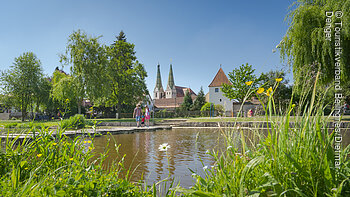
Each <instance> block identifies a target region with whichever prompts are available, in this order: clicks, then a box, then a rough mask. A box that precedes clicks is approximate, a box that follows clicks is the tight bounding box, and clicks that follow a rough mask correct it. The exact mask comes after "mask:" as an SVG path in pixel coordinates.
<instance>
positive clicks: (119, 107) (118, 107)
mask: <svg viewBox="0 0 350 197" xmlns="http://www.w3.org/2000/svg"><path fill="white" fill-rule="evenodd" d="M120 112H121V105H120V103H119V102H118V103H117V113H118V119H120Z"/></svg>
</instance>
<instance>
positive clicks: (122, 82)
mask: <svg viewBox="0 0 350 197" xmlns="http://www.w3.org/2000/svg"><path fill="white" fill-rule="evenodd" d="M116 38H117V40H116V41H115V42H114V43H113V44H112V45H111V46H109V47H106V49H107V56H108V62H107V64H106V68H105V73H104V78H105V79H106V86H105V89H106V92H107V94H106V96H105V99H103V100H102V101H101V103H104V104H106V105H107V106H117V112H118V113H120V112H121V108H122V106H123V105H130V104H135V103H137V102H139V101H140V100H143V98H144V97H145V96H146V95H148V90H147V86H146V82H145V78H146V77H147V72H146V71H145V68H144V66H143V65H142V64H141V63H139V61H138V60H137V58H136V55H135V53H136V52H135V50H134V47H135V45H134V44H132V43H128V42H126V36H125V34H124V32H123V31H121V32H120V34H119V36H118V37H116Z"/></svg>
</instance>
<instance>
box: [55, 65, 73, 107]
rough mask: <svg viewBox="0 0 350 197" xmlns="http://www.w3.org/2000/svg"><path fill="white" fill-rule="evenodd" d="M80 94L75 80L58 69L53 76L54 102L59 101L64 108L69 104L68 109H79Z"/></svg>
mask: <svg viewBox="0 0 350 197" xmlns="http://www.w3.org/2000/svg"><path fill="white" fill-rule="evenodd" d="M78 92H79V91H78V89H77V86H76V83H75V81H74V78H73V77H72V76H70V75H67V74H66V73H65V72H63V71H60V70H59V69H58V68H56V70H55V71H54V72H53V76H52V91H51V97H52V98H53V100H54V101H57V102H58V103H59V104H60V106H61V107H62V108H63V106H65V105H67V104H69V105H68V106H66V107H69V108H70V109H71V108H73V106H74V107H77V105H78V103H79V102H78V101H79V99H80V96H79V95H78Z"/></svg>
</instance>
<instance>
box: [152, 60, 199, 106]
mask: <svg viewBox="0 0 350 197" xmlns="http://www.w3.org/2000/svg"><path fill="white" fill-rule="evenodd" d="M186 92H189V93H190V95H191V97H192V100H195V99H196V97H197V95H196V93H194V92H193V91H192V89H191V88H188V87H182V86H176V85H175V81H174V74H173V68H172V65H171V64H170V70H169V77H168V84H167V86H166V89H165V90H164V89H163V85H162V79H161V75H160V65H159V64H158V66H157V81H156V86H155V88H154V90H153V98H154V101H153V103H154V107H155V110H162V109H167V110H174V109H176V108H179V107H180V106H181V104H182V103H183V101H184V97H185V94H186Z"/></svg>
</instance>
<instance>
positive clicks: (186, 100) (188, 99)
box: [181, 91, 193, 111]
mask: <svg viewBox="0 0 350 197" xmlns="http://www.w3.org/2000/svg"><path fill="white" fill-rule="evenodd" d="M192 105H193V101H192V97H191V94H190V93H189V91H186V93H185V97H184V102H183V103H181V109H182V110H186V111H189V110H191V108H192Z"/></svg>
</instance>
